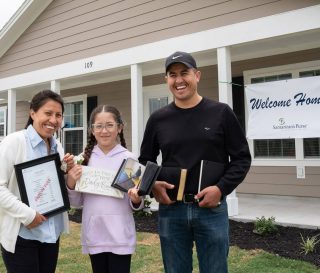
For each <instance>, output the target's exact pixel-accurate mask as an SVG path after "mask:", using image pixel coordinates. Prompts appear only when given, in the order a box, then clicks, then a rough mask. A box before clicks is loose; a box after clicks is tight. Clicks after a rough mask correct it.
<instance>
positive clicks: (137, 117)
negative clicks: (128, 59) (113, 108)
mask: <svg viewBox="0 0 320 273" xmlns="http://www.w3.org/2000/svg"><path fill="white" fill-rule="evenodd" d="M131 134H132V149H131V150H132V152H133V153H134V154H135V155H136V156H139V154H140V145H141V141H142V134H143V96H142V69H141V65H139V64H133V65H131Z"/></svg>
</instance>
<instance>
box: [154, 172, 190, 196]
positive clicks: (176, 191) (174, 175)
mask: <svg viewBox="0 0 320 273" xmlns="http://www.w3.org/2000/svg"><path fill="white" fill-rule="evenodd" d="M186 179H187V170H186V169H181V168H178V167H162V168H161V171H160V173H159V176H158V179H157V180H159V181H165V182H167V183H170V184H173V185H174V188H173V189H167V194H168V196H169V198H170V199H171V200H172V201H177V200H178V201H181V200H182V197H183V193H184V188H185V183H186Z"/></svg>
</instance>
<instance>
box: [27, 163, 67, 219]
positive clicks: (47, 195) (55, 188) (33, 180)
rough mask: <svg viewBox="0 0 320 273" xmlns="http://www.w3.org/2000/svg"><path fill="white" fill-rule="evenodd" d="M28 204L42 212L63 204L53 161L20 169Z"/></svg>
mask: <svg viewBox="0 0 320 273" xmlns="http://www.w3.org/2000/svg"><path fill="white" fill-rule="evenodd" d="M22 175H23V179H24V181H25V183H26V185H25V186H26V192H27V195H28V199H29V200H28V201H29V206H30V207H32V208H34V209H35V210H36V211H38V212H39V213H41V214H43V213H45V212H48V211H52V210H54V209H55V208H57V207H62V206H63V205H64V200H63V198H62V195H61V190H60V184H59V177H58V174H57V169H56V165H55V161H49V162H45V163H42V164H39V165H35V166H32V167H29V168H26V169H23V170H22Z"/></svg>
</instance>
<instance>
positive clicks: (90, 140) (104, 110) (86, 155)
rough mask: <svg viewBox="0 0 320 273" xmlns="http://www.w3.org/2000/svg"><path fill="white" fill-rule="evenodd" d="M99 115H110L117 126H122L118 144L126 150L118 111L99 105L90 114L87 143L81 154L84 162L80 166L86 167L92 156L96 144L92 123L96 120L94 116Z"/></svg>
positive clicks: (121, 121)
mask: <svg viewBox="0 0 320 273" xmlns="http://www.w3.org/2000/svg"><path fill="white" fill-rule="evenodd" d="M99 113H111V114H112V115H113V117H114V120H115V121H116V123H117V124H118V125H122V129H121V131H120V133H119V138H120V144H121V145H122V146H123V147H124V148H127V145H126V141H125V139H124V136H123V126H124V123H123V120H122V118H121V115H120V112H119V110H118V109H117V108H116V107H114V106H111V105H99V106H97V107H96V108H95V109H93V111H92V112H91V115H90V119H89V124H88V128H89V129H88V143H87V146H86V147H85V149H84V154H83V157H84V161H83V163H82V165H88V162H89V159H90V157H91V154H92V150H93V147H94V146H95V145H96V144H97V140H96V138H95V136H94V135H93V134H92V124H93V123H94V121H95V119H96V115H97V114H99Z"/></svg>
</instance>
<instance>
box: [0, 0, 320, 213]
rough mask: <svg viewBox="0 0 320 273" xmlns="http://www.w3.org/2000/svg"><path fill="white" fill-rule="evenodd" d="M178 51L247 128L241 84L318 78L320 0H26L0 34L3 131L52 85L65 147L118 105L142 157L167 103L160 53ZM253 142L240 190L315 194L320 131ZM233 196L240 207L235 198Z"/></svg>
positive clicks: (319, 187) (206, 90) (19, 122)
mask: <svg viewBox="0 0 320 273" xmlns="http://www.w3.org/2000/svg"><path fill="white" fill-rule="evenodd" d="M177 50H181V51H187V52H190V53H192V54H193V56H194V57H195V58H196V60H197V63H198V66H199V69H200V70H201V71H202V80H201V83H200V86H199V92H200V94H202V95H203V96H207V97H209V98H212V99H215V100H219V101H222V102H226V103H228V104H229V105H230V106H231V107H233V109H234V111H235V113H236V115H237V116H238V118H239V121H240V123H241V124H242V126H243V128H244V130H246V121H247V116H246V111H247V110H246V105H245V103H244V85H245V84H248V83H257V82H263V81H276V80H281V79H291V78H298V77H305V76H319V75H320V0H305V1H300V0H254V1H245V0H233V1H226V0H202V1H196V0H190V1H187V0H171V1H167V0H161V1H160V0H154V1H150V0H135V1H133V0H124V1H120V0H96V1H93V0H33V1H32V0H26V1H25V2H24V4H23V5H22V7H21V8H20V9H19V10H18V11H17V13H16V14H15V15H14V17H13V18H12V19H11V21H10V22H9V23H8V24H7V25H6V26H5V27H4V28H3V29H2V30H1V32H0V99H1V101H0V137H3V136H5V135H6V134H9V133H11V132H14V131H16V130H19V129H22V128H23V127H24V125H25V122H26V119H27V112H28V107H29V103H28V101H29V100H30V99H31V97H32V96H33V94H34V93H36V92H38V91H40V90H42V89H48V88H50V89H52V90H54V91H56V92H59V93H61V95H62V96H63V97H64V100H65V102H66V111H65V116H64V128H63V130H62V131H61V133H60V134H59V138H60V139H61V140H62V142H63V144H64V147H65V149H66V151H69V152H73V153H74V154H78V153H79V152H81V151H82V148H83V146H84V145H85V143H86V137H87V136H86V128H87V119H88V115H89V113H90V111H91V110H92V109H93V108H94V107H95V106H96V105H97V104H112V105H115V106H117V107H118V108H119V109H120V110H121V112H122V114H123V116H124V118H125V121H126V128H125V137H126V140H127V143H128V146H129V149H130V150H132V151H133V152H134V153H136V154H138V153H139V146H140V143H141V139H142V136H143V130H144V126H145V123H146V120H147V118H148V116H149V115H150V113H152V111H154V110H156V109H158V108H159V107H162V106H164V105H166V104H168V103H170V102H171V101H172V97H171V95H170V94H169V92H168V90H167V87H166V84H165V81H164V61H165V58H166V57H167V56H169V55H170V54H171V53H173V52H174V51H177ZM213 118H214V117H213ZM249 143H250V149H251V153H252V156H253V162H252V167H251V170H250V172H249V174H248V176H247V178H246V180H245V182H244V183H242V184H241V185H240V186H239V187H238V188H237V192H240V193H250V194H251V193H252V194H269V195H286V196H303V197H316V198H319V197H320V139H319V138H312V139H278V140H250V141H249ZM301 172H304V174H305V178H300V177H301ZM228 202H229V204H230V211H231V214H233V213H237V197H236V195H235V194H232V195H231V196H230V197H229V199H228Z"/></svg>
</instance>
